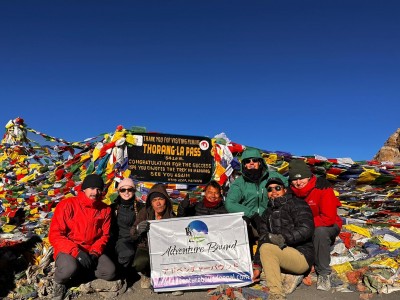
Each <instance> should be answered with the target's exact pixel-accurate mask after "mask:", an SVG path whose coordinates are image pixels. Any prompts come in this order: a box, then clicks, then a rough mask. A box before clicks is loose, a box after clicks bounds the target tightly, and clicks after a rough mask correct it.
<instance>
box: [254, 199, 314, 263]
mask: <svg viewBox="0 0 400 300" xmlns="http://www.w3.org/2000/svg"><path fill="white" fill-rule="evenodd" d="M261 219H262V221H261V223H260V228H259V231H260V237H261V236H262V235H263V234H265V233H267V234H268V233H274V234H282V235H283V237H284V238H285V241H286V245H287V246H288V247H292V248H295V249H297V250H298V251H299V252H301V253H302V254H303V255H304V256H305V258H306V260H307V262H308V264H309V266H310V267H311V266H312V265H313V263H314V246H313V243H312V237H313V234H314V218H313V215H312V212H311V209H310V207H309V206H308V204H307V203H306V202H305V201H304V200H303V199H299V198H296V197H295V196H294V195H293V194H286V195H285V196H283V197H280V198H276V199H275V200H270V201H269V202H268V206H267V209H266V210H265V211H264V213H263V215H262V217H261ZM261 245H262V240H261V241H260V244H259V247H261ZM259 247H258V248H257V252H256V255H255V258H254V262H255V263H256V264H258V265H261V263H260V254H259Z"/></svg>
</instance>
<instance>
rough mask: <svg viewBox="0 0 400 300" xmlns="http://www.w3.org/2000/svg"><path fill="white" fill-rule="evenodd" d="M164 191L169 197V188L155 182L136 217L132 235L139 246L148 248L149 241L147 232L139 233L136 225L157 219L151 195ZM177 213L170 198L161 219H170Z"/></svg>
mask: <svg viewBox="0 0 400 300" xmlns="http://www.w3.org/2000/svg"><path fill="white" fill-rule="evenodd" d="M156 192H158V193H162V194H163V195H164V196H165V197H166V198H167V199H170V198H169V195H168V193H167V190H166V189H165V186H164V185H163V184H160V183H159V184H155V185H153V187H152V188H151V189H150V191H149V194H148V195H147V199H146V207H145V208H142V209H141V210H140V211H139V213H138V215H137V218H136V221H135V223H134V224H133V226H132V228H131V236H132V238H133V240H135V241H136V242H137V243H138V247H139V248H148V242H147V233H145V234H141V235H140V234H138V232H137V230H136V227H137V225H138V224H139V223H140V222H142V221H148V220H155V219H156V214H155V212H154V209H153V207H152V206H151V201H150V200H149V199H150V195H151V194H152V193H156ZM174 217H175V213H174V212H173V210H172V202H171V200H168V201H167V202H166V208H165V211H164V214H163V215H162V217H161V219H169V218H174Z"/></svg>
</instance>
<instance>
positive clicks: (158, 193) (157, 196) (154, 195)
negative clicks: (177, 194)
mask: <svg viewBox="0 0 400 300" xmlns="http://www.w3.org/2000/svg"><path fill="white" fill-rule="evenodd" d="M154 198H163V199H165V200H168V199H167V198H166V197H165V195H164V194H163V193H160V192H154V193H151V194H150V197H149V201H151V200H153V199H154Z"/></svg>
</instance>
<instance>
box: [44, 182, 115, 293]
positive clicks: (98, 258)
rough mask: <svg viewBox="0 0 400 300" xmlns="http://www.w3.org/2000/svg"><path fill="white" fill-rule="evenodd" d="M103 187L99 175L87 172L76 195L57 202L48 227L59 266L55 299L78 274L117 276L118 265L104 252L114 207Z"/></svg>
mask: <svg viewBox="0 0 400 300" xmlns="http://www.w3.org/2000/svg"><path fill="white" fill-rule="evenodd" d="M103 188H104V182H103V179H102V178H101V176H100V175H97V174H91V175H88V176H86V177H85V179H84V180H83V183H82V186H81V191H80V192H78V195H77V196H76V197H71V198H66V199H64V200H62V201H61V202H60V203H59V204H58V205H57V206H56V209H55V211H54V215H53V217H52V219H51V223H50V230H49V241H50V243H51V245H52V246H53V249H54V255H53V257H54V260H55V267H56V270H55V273H54V280H53V281H54V284H53V298H52V299H60V300H61V299H64V296H65V293H66V291H67V285H68V284H69V283H70V282H71V279H72V278H76V277H78V275H79V276H81V278H88V277H89V278H90V277H93V276H94V277H96V278H100V279H104V280H107V281H109V280H113V279H114V277H115V265H114V263H113V262H112V260H111V259H110V258H109V257H108V256H107V255H106V254H105V253H104V250H105V247H106V244H107V242H108V240H109V237H110V226H111V209H110V207H109V206H107V205H106V204H105V203H104V202H102V201H101V199H102V192H103Z"/></svg>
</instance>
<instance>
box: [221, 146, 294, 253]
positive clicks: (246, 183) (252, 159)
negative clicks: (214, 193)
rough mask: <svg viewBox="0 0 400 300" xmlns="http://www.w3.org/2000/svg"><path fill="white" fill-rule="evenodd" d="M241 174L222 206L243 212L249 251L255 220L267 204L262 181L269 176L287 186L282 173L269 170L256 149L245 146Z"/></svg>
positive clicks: (254, 236)
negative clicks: (278, 179)
mask: <svg viewBox="0 0 400 300" xmlns="http://www.w3.org/2000/svg"><path fill="white" fill-rule="evenodd" d="M241 172H242V174H241V175H240V176H239V177H238V178H236V179H235V181H234V182H233V183H232V185H231V186H230V188H229V191H228V194H227V196H226V199H225V207H226V210H227V211H228V212H229V213H236V212H243V213H244V217H243V219H244V220H245V221H246V223H247V231H248V235H249V243H250V253H251V254H252V255H253V252H254V251H253V248H254V246H255V245H256V241H257V238H258V232H257V226H258V225H257V224H258V223H259V222H260V216H261V215H262V214H263V212H264V210H265V209H266V208H267V204H268V195H267V189H266V188H265V184H266V183H267V180H268V179H269V178H272V177H274V178H280V179H282V181H283V182H284V183H285V186H287V179H286V177H284V176H282V175H281V174H279V173H278V172H275V171H269V170H268V167H267V165H266V164H265V161H264V159H263V158H262V156H261V152H260V150H258V149H256V148H246V150H244V152H243V153H242V156H241Z"/></svg>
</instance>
